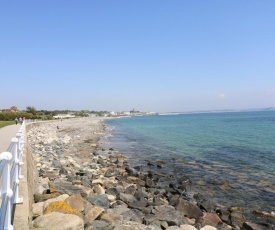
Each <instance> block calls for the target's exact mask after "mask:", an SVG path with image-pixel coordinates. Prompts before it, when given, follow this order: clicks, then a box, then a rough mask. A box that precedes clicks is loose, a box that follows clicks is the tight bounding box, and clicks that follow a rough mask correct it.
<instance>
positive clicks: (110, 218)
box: [100, 213, 123, 226]
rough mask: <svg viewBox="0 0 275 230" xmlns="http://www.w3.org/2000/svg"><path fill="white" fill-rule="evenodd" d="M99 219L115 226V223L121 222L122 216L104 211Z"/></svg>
mask: <svg viewBox="0 0 275 230" xmlns="http://www.w3.org/2000/svg"><path fill="white" fill-rule="evenodd" d="M100 220H104V221H106V222H108V223H110V225H112V226H117V225H120V224H121V222H122V220H123V217H122V216H121V215H117V214H110V213H104V214H103V215H102V216H101V217H100Z"/></svg>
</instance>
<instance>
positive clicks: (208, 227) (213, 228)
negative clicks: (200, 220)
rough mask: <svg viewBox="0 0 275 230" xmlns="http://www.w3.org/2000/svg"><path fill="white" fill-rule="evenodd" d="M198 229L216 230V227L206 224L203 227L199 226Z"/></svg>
mask: <svg viewBox="0 0 275 230" xmlns="http://www.w3.org/2000/svg"><path fill="white" fill-rule="evenodd" d="M200 230H217V228H215V227H213V226H210V225H206V226H204V227H203V228H201V229H200Z"/></svg>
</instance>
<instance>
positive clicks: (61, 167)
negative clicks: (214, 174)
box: [28, 118, 271, 229]
mask: <svg viewBox="0 0 275 230" xmlns="http://www.w3.org/2000/svg"><path fill="white" fill-rule="evenodd" d="M111 119H113V118H111ZM101 120H103V119H102V118H84V119H75V120H68V121H65V120H63V122H54V123H48V124H42V126H40V127H38V128H33V129H31V130H30V131H29V133H28V142H29V147H30V148H32V152H33V153H34V158H35V159H36V167H37V170H38V172H39V178H40V182H39V186H38V189H37V191H35V195H34V199H35V203H34V205H33V210H34V213H33V214H34V217H35V220H34V227H40V228H42V227H43V226H46V225H45V223H46V222H47V221H46V220H45V219H47V218H51V217H52V216H55V218H57V219H58V218H59V217H58V215H60V214H59V213H60V212H61V213H63V215H64V212H65V211H64V209H65V210H67V209H69V208H68V207H67V208H64V207H63V209H62V211H60V210H61V209H56V208H57V207H52V206H54V204H55V205H56V206H58V205H59V206H58V207H59V208H60V205H61V204H62V205H65V206H66V205H69V206H70V208H72V210H73V211H72V210H71V209H70V210H71V211H70V212H65V213H66V214H65V215H72V214H73V215H74V216H76V217H78V218H79V219H77V218H76V219H77V221H78V225H77V226H78V227H77V228H75V229H84V225H85V229H95V228H93V227H95V225H96V226H97V227H98V228H97V229H134V228H127V226H129V224H131V225H135V226H136V227H137V228H135V229H169V228H171V227H172V226H173V227H172V228H173V229H185V228H184V227H186V226H181V225H188V226H189V229H203V227H206V226H207V225H211V226H212V227H214V228H216V229H220V227H221V226H223V229H238V228H241V227H242V228H244V229H251V228H249V227H248V226H250V227H251V226H254V225H255V224H252V223H250V222H249V221H247V220H245V219H244V218H243V217H242V211H241V210H240V209H237V208H236V209H231V210H224V209H222V208H220V207H215V206H213V204H211V203H210V202H209V201H207V200H206V199H205V198H203V195H201V194H196V195H197V197H195V196H193V197H190V194H188V192H186V191H187V186H189V185H188V183H187V182H188V179H189V178H186V177H185V178H181V181H177V182H175V181H171V183H167V180H169V177H167V175H164V174H161V173H158V172H152V171H151V172H148V171H147V172H146V171H145V172H143V171H138V170H136V169H133V168H131V166H130V165H129V163H128V159H127V157H125V156H123V155H116V154H115V150H114V149H111V148H110V149H108V150H107V151H108V152H107V155H106V156H103V155H102V156H101V154H100V153H101V152H103V151H102V149H100V148H102V147H101V146H100V145H99V140H100V137H103V135H104V130H105V127H104V126H105V124H103V123H102V122H101ZM57 126H59V127H58V128H57ZM171 179H172V178H171ZM165 180H166V182H165ZM64 195H67V196H66V198H65V199H64ZM60 196H61V197H62V196H63V198H60ZM58 197H59V198H58ZM49 199H53V200H49ZM56 199H57V200H56ZM60 199H61V200H62V199H63V200H62V201H61V200H60ZM74 199H77V200H78V202H77V203H78V204H79V203H81V204H82V207H81V208H79V207H76V206H77V205H75V204H73V202H72V201H71V200H74ZM50 202H51V203H50ZM45 203H46V204H45ZM64 203H65V204H64ZM50 205H52V206H50ZM49 206H50V208H49ZM49 209H50V211H49ZM122 209H123V210H124V211H125V213H131V216H132V219H130V220H129V219H127V218H128V217H127V216H128V215H123V213H124V212H122ZM75 210H77V211H78V212H76V211H75ZM161 210H166V211H165V213H164V212H162V211H161ZM56 211H57V213H58V214H56ZM98 212H100V214H98V216H96V217H95V216H93V217H91V216H92V215H94V214H95V213H98ZM120 212H122V213H120ZM53 213H54V214H53ZM169 214H170V216H169ZM63 217H64V216H63ZM70 217H71V216H70ZM175 217H177V218H176V219H177V220H173V219H174V218H175ZM60 218H61V217H60ZM71 218H72V217H71ZM93 218H94V219H93ZM51 220H52V219H51ZM133 220H135V221H133ZM209 220H211V221H210V222H209ZM129 221H130V222H131V223H128V222H129ZM132 222H134V223H132ZM43 224H44V225H43ZM48 224H49V223H48ZM239 225H240V226H239ZM100 226H101V228H100ZM176 226H177V228H176ZM230 226H231V227H230ZM255 226H256V225H255ZM192 227H193V228H192ZM172 228H171V229H172ZM57 229H61V228H57ZM64 229H66V228H64ZM186 229H187V228H186ZM205 229H206V228H205ZM252 229H254V228H252ZM259 229H263V228H259ZM266 229H269V228H266ZM270 229H271V228H270Z"/></svg>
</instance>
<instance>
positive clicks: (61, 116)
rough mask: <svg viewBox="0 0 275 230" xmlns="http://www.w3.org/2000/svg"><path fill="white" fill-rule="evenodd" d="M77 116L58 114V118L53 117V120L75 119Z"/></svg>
mask: <svg viewBox="0 0 275 230" xmlns="http://www.w3.org/2000/svg"><path fill="white" fill-rule="evenodd" d="M74 117H75V115H71V114H58V115H56V116H53V118H55V119H66V118H74Z"/></svg>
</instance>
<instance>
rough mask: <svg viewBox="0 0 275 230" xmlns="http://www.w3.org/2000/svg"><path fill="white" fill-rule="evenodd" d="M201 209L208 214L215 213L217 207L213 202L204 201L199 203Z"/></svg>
mask: <svg viewBox="0 0 275 230" xmlns="http://www.w3.org/2000/svg"><path fill="white" fill-rule="evenodd" d="M199 207H200V208H201V209H202V210H205V211H206V212H214V210H215V207H216V206H215V205H214V204H212V203H211V202H209V201H207V200H204V201H202V202H200V203H199Z"/></svg>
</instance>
